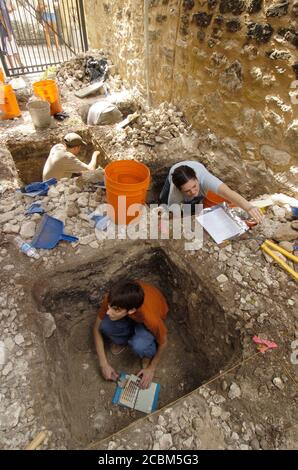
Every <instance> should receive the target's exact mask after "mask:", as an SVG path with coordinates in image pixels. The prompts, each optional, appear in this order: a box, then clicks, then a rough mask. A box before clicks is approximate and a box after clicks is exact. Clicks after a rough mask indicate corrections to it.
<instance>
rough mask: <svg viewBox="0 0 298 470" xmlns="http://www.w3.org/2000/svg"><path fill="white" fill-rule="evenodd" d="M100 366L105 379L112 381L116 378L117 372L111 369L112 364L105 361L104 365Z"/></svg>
mask: <svg viewBox="0 0 298 470" xmlns="http://www.w3.org/2000/svg"><path fill="white" fill-rule="evenodd" d="M100 368H101V372H102V375H103V378H104V379H105V380H112V381H113V382H116V380H118V378H119V374H118V373H117V372H116V371H115V370H114V369H113V367H112V366H110V364H108V363H107V364H105V365H104V366H100Z"/></svg>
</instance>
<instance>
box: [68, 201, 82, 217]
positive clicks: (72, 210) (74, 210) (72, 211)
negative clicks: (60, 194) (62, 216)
mask: <svg viewBox="0 0 298 470" xmlns="http://www.w3.org/2000/svg"><path fill="white" fill-rule="evenodd" d="M78 213H79V209H78V207H77V205H76V203H75V202H74V201H73V202H69V203H68V204H67V206H66V215H67V217H75V216H76V215H78Z"/></svg>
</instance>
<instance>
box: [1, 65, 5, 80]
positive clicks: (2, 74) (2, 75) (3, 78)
mask: <svg viewBox="0 0 298 470" xmlns="http://www.w3.org/2000/svg"><path fill="white" fill-rule="evenodd" d="M4 81H5V77H4V72H3V70H2V68H1V67H0V83H4Z"/></svg>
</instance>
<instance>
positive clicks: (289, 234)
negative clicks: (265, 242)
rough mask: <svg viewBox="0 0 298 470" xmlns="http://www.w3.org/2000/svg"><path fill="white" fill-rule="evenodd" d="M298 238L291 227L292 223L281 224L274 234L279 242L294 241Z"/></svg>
mask: <svg viewBox="0 0 298 470" xmlns="http://www.w3.org/2000/svg"><path fill="white" fill-rule="evenodd" d="M297 237H298V234H297V231H296V230H294V229H293V228H292V227H291V222H287V223H284V224H280V226H279V227H278V228H277V229H276V230H275V232H274V233H273V238H274V240H277V241H288V242H290V241H292V240H296V239H297Z"/></svg>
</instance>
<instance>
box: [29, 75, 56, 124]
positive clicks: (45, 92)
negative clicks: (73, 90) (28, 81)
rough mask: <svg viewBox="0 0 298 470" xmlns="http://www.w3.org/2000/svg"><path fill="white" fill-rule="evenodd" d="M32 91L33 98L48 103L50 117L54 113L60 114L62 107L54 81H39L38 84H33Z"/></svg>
mask: <svg viewBox="0 0 298 470" xmlns="http://www.w3.org/2000/svg"><path fill="white" fill-rule="evenodd" d="M33 91H34V94H35V96H38V97H40V98H42V99H43V100H45V101H48V102H49V103H50V106H51V115H52V116H53V115H54V114H56V113H61V111H62V106H61V102H60V95H59V89H58V85H57V83H56V82H55V80H41V81H40V82H35V83H33Z"/></svg>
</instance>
